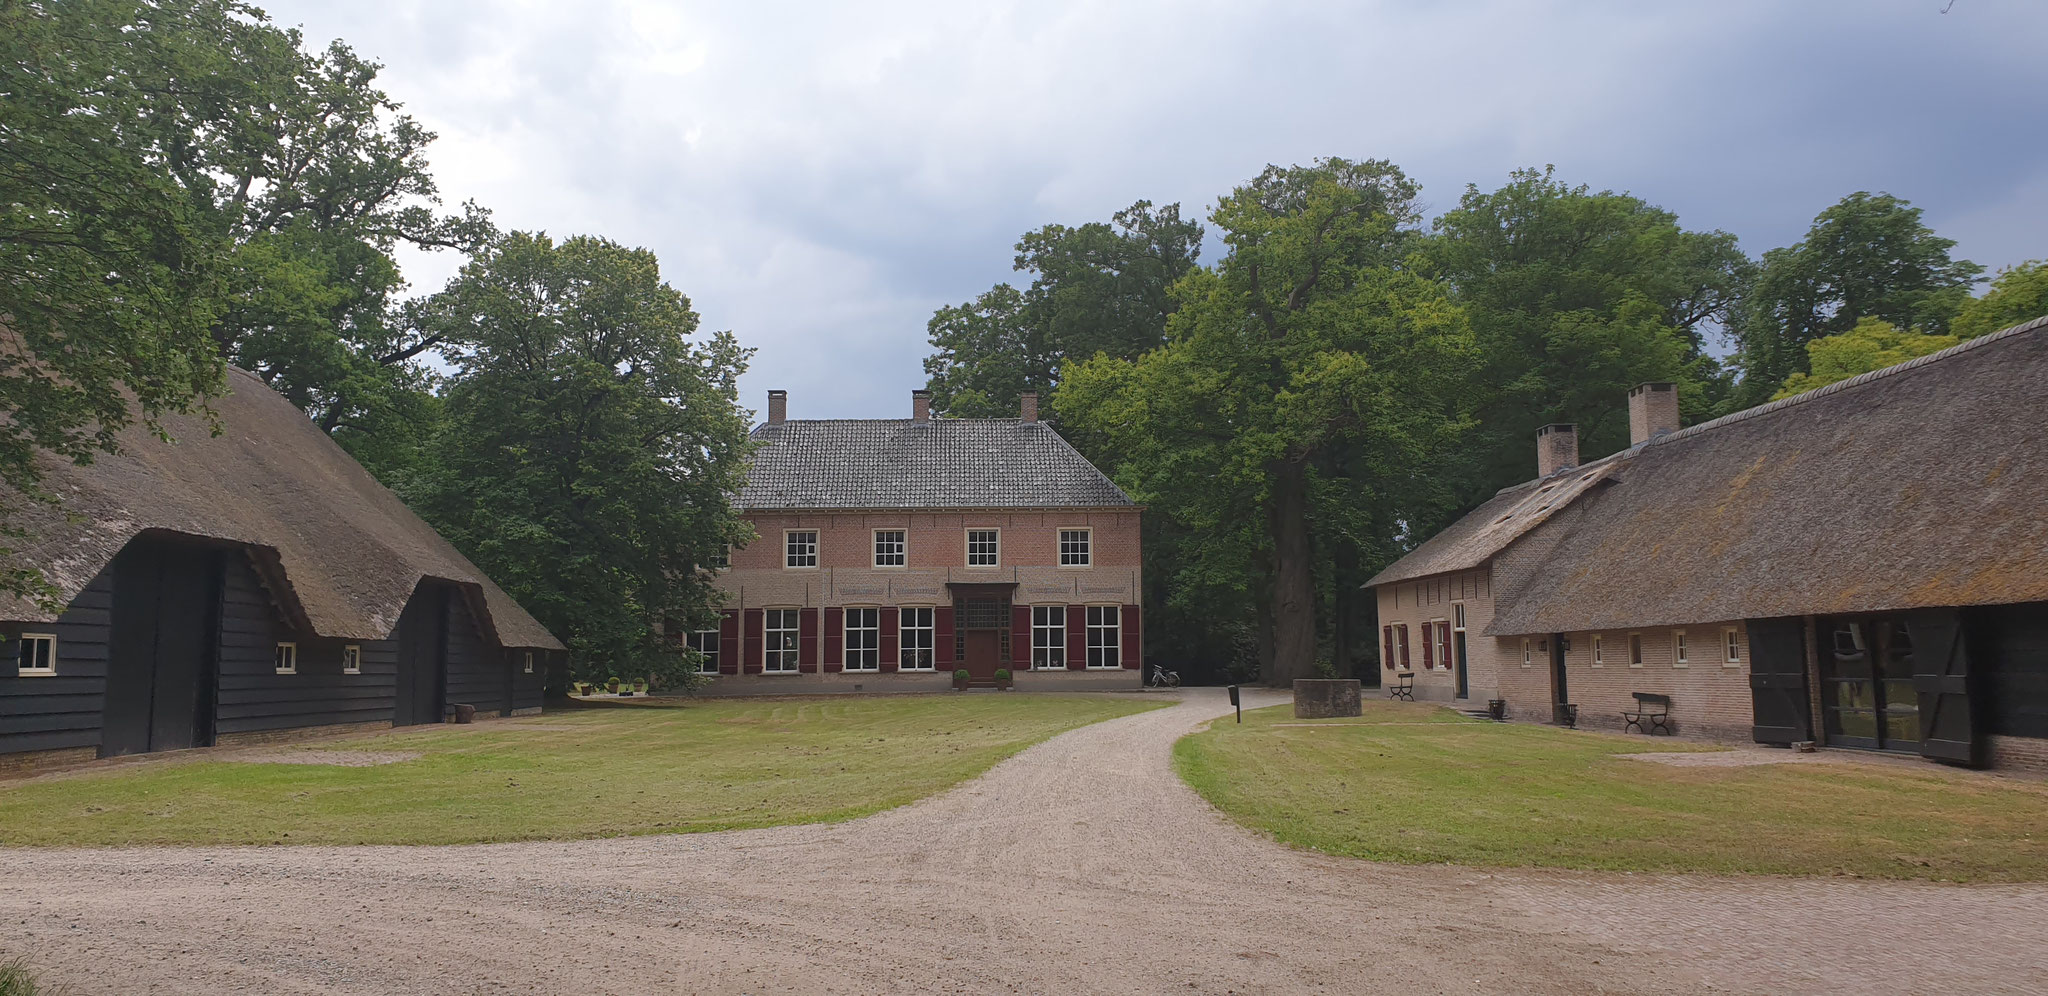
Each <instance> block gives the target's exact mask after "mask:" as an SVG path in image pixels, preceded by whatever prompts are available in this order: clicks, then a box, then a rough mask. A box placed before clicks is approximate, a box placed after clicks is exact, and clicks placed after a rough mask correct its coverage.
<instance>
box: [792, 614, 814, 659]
mask: <svg viewBox="0 0 2048 996" xmlns="http://www.w3.org/2000/svg"><path fill="white" fill-rule="evenodd" d="M796 669H797V670H798V671H799V672H801V673H803V674H817V673H818V610H817V609H805V610H803V611H802V612H799V613H797V619H796Z"/></svg>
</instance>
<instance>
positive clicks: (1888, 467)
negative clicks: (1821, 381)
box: [1368, 318, 2048, 767]
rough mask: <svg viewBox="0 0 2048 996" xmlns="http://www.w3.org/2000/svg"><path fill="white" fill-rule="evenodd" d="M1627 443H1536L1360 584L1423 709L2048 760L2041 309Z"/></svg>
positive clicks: (1659, 412) (1634, 415) (1648, 401)
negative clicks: (1462, 510)
mask: <svg viewBox="0 0 2048 996" xmlns="http://www.w3.org/2000/svg"><path fill="white" fill-rule="evenodd" d="M1628 412H1629V427H1630V436H1631V438H1632V440H1633V442H1632V444H1631V445H1630V446H1629V448H1628V449H1626V450H1623V451H1621V452H1619V453H1615V454H1612V455H1610V456H1605V457H1601V458H1599V459H1596V460H1591V461H1587V462H1585V463H1581V462H1580V460H1579V453H1578V441H1577V431H1576V429H1575V427H1573V426H1571V425H1550V426H1545V427H1543V429H1541V430H1540V431H1539V432H1538V434H1537V439H1536V456H1537V477H1536V479H1535V480H1532V481H1528V482H1525V483H1522V484H1517V485H1515V486H1513V487H1509V488H1504V489H1502V490H1501V491H1500V492H1499V493H1498V494H1496V495H1495V496H1494V497H1493V498H1492V499H1491V500H1490V501H1487V502H1486V503H1484V504H1482V505H1480V506H1479V507H1478V508H1477V509H1474V510H1473V511H1472V512H1471V513H1470V514H1468V515H1466V516H1465V517H1464V518H1463V519H1461V520H1459V521H1458V522H1457V523H1455V524H1453V525H1452V526H1450V527H1449V528H1448V529H1445V530H1444V531H1443V532H1442V533H1439V534H1437V535H1436V536H1434V537H1431V538H1430V539H1429V540H1428V541H1427V542H1424V543H1422V544H1421V545H1420V546H1418V547H1416V548H1415V550H1414V551H1413V552H1411V553H1409V554H1408V555H1407V556H1406V557H1403V558H1402V559H1401V560H1399V561H1397V562H1396V563H1394V564H1393V565H1391V566H1389V567H1388V568H1387V569H1386V570H1385V571H1383V572H1381V573H1380V574H1379V575H1378V576H1377V577H1375V578H1373V579H1372V580H1371V581H1370V582H1368V587H1371V588H1373V589H1374V590H1375V592H1376V595H1377V599H1378V607H1379V621H1380V624H1381V626H1380V639H1381V655H1382V659H1383V664H1384V665H1385V666H1386V667H1387V668H1388V669H1390V670H1395V669H1400V670H1409V671H1412V672H1414V675H1415V678H1414V690H1415V693H1416V697H1417V698H1427V699H1435V700H1441V701H1450V702H1456V701H1460V700H1466V701H1471V702H1473V703H1474V704H1475V705H1477V704H1481V703H1485V702H1486V701H1487V700H1490V699H1501V700H1504V701H1505V703H1506V709H1507V713H1508V718H1510V719H1518V720H1533V721H1537V722H1556V721H1560V720H1564V719H1566V718H1567V711H1568V710H1567V708H1566V707H1567V706H1575V707H1576V712H1577V721H1578V723H1579V725H1581V726H1593V727H1606V728H1619V727H1622V726H1623V723H1622V718H1621V713H1622V712H1623V711H1624V710H1628V709H1632V708H1634V706H1635V698H1634V696H1635V695H1636V694H1637V693H1647V694H1653V695H1666V696H1669V697H1670V700H1671V701H1670V705H1669V712H1670V717H1671V719H1672V721H1673V725H1674V726H1675V727H1676V728H1677V731H1678V732H1680V733H1681V734H1689V735H1695V736H1705V737H1709V738H1718V739H1727V740H1754V741H1756V742H1759V743H1769V744H1785V743H1794V742H1800V741H1809V740H1810V741H1818V742H1820V743H1822V744H1825V745H1829V746H1837V747H1858V748H1865V749H1872V750H1885V751H1893V752H1900V753H1912V754H1919V755H1922V756H1925V757H1929V758H1934V759H1938V760H1943V761H1950V762H1955V763H1962V764H1972V765H1986V764H1989V765H1996V766H2001V767H2003V766H2029V767H2048V318H2041V319H2036V320H2035V321H2032V322H2028V323H2025V324H2023V325H2018V326H2015V327H2013V328H2010V329H2006V330H2005V331H2003V332H1999V333H1995V334H1993V335H1988V336H1985V337H1983V338H1980V339H1975V340H1971V341H1969V342H1965V343H1963V344H1961V345H1958V346H1955V347H1953V348H1950V349H1948V350H1945V351H1943V352H1940V353H1936V354H1934V355H1932V356H1926V357H1922V358H1920V359H1916V360H1913V361H1911V362H1908V363H1904V364H1900V365H1898V366H1895V367H1891V368H1888V369H1885V370H1879V371H1876V372H1873V373H1868V374H1864V375H1862V376H1860V377H1856V378H1853V379H1850V380H1847V381H1843V382H1841V383H1838V384H1831V385H1829V386H1826V387H1823V388H1820V389H1818V390H1814V391H1809V392H1807V393H1804V394H1800V395H1797V396H1794V397H1790V398H1785V399H1783V400H1779V401H1774V402H1771V403H1769V404H1766V405H1762V406H1760V407H1757V408H1752V409H1749V410H1747V411H1741V412H1736V413H1734V414H1732V415H1728V416H1725V417H1722V418H1718V419H1715V420H1713V421H1710V422H1706V423H1703V424H1700V425H1695V426H1691V427H1689V428H1681V427H1680V425H1679V417H1678V399H1677V392H1676V390H1675V389H1674V388H1673V386H1672V385H1670V384H1644V385H1642V386H1640V387H1637V388H1635V389H1634V390H1632V391H1630V392H1629V396H1628Z"/></svg>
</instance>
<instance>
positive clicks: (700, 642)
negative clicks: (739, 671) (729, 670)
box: [527, 622, 766, 674]
mask: <svg viewBox="0 0 2048 996" xmlns="http://www.w3.org/2000/svg"><path fill="white" fill-rule="evenodd" d="M763 626H764V627H765V626H766V623H765V622H764V623H763ZM707 636H708V637H710V638H711V640H712V641H713V642H714V643H715V644H716V645H717V648H718V649H716V650H710V651H707V650H705V649H704V638H705V637H707ZM683 645H684V646H687V647H689V648H690V649H691V650H695V651H696V652H697V655H698V656H699V657H701V658H703V660H701V661H699V662H698V664H697V673H698V674H717V673H718V661H719V658H720V656H722V655H723V654H724V653H725V634H724V633H722V632H720V631H719V628H718V627H717V626H713V627H711V628H710V629H693V630H690V631H688V632H686V633H684V634H683ZM532 653H533V652H532V651H530V650H529V651H527V654H528V658H529V659H531V656H532Z"/></svg>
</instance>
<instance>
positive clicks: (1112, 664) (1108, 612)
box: [1088, 605, 1124, 671]
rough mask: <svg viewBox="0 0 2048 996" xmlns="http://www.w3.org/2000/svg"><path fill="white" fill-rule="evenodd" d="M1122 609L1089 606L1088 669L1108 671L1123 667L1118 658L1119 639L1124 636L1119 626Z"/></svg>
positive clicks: (1112, 606) (1111, 606)
mask: <svg viewBox="0 0 2048 996" xmlns="http://www.w3.org/2000/svg"><path fill="white" fill-rule="evenodd" d="M1122 614H1123V612H1122V609H1121V608H1120V607H1118V606H1115V605H1091V606H1088V667H1089V669H1091V670H1098V671H1106V670H1109V669H1110V668H1117V667H1123V666H1124V662H1123V659H1122V658H1121V657H1119V656H1118V651H1119V649H1120V645H1119V643H1118V640H1119V638H1120V637H1121V636H1122V635H1123V634H1122V633H1121V632H1120V631H1119V630H1120V627H1119V626H1118V625H1117V622H1118V618H1119V617H1120V616H1121V615H1122Z"/></svg>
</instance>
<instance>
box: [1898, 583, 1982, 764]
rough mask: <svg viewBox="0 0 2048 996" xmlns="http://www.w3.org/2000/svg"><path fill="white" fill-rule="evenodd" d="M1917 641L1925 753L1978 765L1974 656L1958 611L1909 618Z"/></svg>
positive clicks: (1912, 614) (1925, 611)
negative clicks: (1972, 708)
mask: <svg viewBox="0 0 2048 996" xmlns="http://www.w3.org/2000/svg"><path fill="white" fill-rule="evenodd" d="M1906 631H1907V632H1908V633H1911V634H1912V640H1913V690H1914V691H1915V692H1916V693H1918V695H1919V698H1920V753H1921V755H1922V756H1924V757H1932V758H1938V759H1940V760H1943V761H1957V762H1960V763H1963V764H1976V763H1977V762H1978V758H1977V736H1976V724H1975V723H1973V722H1972V721H1971V716H1970V655H1969V649H1968V647H1966V646H1965V645H1964V641H1963V627H1962V620H1961V618H1960V617H1959V616H1958V614H1957V613H1956V610H1954V609H1919V610H1915V611H1913V612H1909V613H1907V614H1906Z"/></svg>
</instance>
